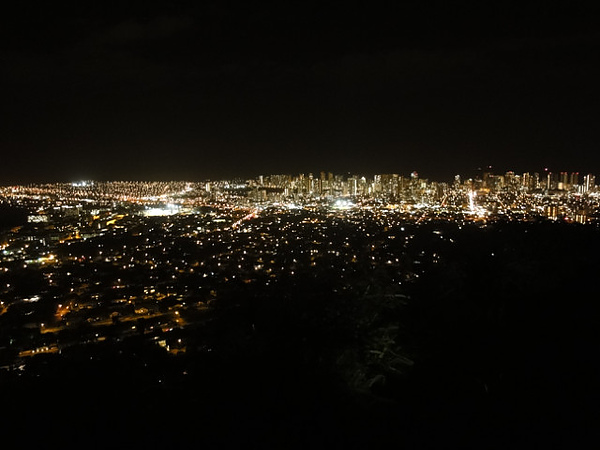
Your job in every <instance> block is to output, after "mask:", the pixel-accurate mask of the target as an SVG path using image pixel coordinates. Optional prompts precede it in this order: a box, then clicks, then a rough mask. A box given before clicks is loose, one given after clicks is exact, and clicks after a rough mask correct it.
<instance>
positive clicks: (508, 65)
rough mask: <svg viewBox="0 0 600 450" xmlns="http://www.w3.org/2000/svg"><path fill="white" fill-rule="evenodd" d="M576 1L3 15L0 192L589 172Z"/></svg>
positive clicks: (595, 98) (590, 129) (169, 6)
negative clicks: (103, 184)
mask: <svg viewBox="0 0 600 450" xmlns="http://www.w3.org/2000/svg"><path fill="white" fill-rule="evenodd" d="M39 3H42V4H39ZM258 3H260V5H258ZM550 3H552V4H550ZM325 4H326V6H324V5H325ZM577 4H578V5H579V6H577ZM583 4H584V2H564V3H562V6H560V5H556V2H546V1H540V2H536V3H525V2H523V1H520V2H484V1H478V2H469V3H466V2H450V1H446V2H427V1H422V0H421V1H414V2H413V1H402V2H393V5H394V6H393V7H384V6H378V3H376V2H372V1H371V2H364V3H357V2H350V1H346V2H343V3H342V2H340V3H336V4H334V3H331V2H329V3H326V2H310V1H303V2H295V1H287V0H286V1H279V2H251V1H245V2H242V1H233V2H232V1H229V2H228V1H219V2H210V1H198V2H190V3H185V2H178V1H169V2H165V3H164V4H160V3H158V2H148V1H146V2H131V1H130V2H124V1H121V2H117V3H114V4H113V5H111V4H110V3H109V2H93V4H92V2H69V3H65V2H62V3H61V2H17V4H16V5H13V6H11V7H8V8H5V10H4V11H3V12H2V14H0V16H1V18H0V25H1V27H0V57H1V61H2V71H1V75H0V94H1V95H2V100H1V102H0V104H1V106H0V111H1V116H0V117H1V120H0V149H1V156H0V158H1V163H0V184H9V183H27V182H36V181H72V180H76V179H82V178H86V179H97V180H116V179H138V180H175V179H177V180H180V179H186V180H202V179H207V178H211V179H216V178H229V177H237V176H240V177H252V176H256V175H259V174H270V173H292V174H293V173H300V172H318V171H320V170H325V171H333V172H336V173H343V172H347V171H350V172H357V173H390V172H395V173H401V174H402V173H409V172H410V171H412V170H417V171H419V172H420V173H421V174H423V176H426V177H430V178H433V179H440V180H441V179H449V178H451V177H452V175H453V174H455V173H461V174H463V175H469V174H470V172H472V171H474V170H475V169H476V168H477V167H478V166H485V165H493V166H494V167H496V168H497V170H498V171H503V170H506V169H513V170H516V171H525V170H528V171H536V170H540V169H542V168H543V167H546V166H547V167H550V168H551V170H555V171H560V170H578V171H584V172H592V173H598V174H600V152H599V151H598V143H599V142H600V126H599V124H600V103H599V100H600V98H599V97H600V95H599V94H600V64H599V62H600V52H599V49H600V27H598V26H597V23H598V17H599V13H600V7H599V6H596V7H594V9H586V7H584V6H583ZM587 8H590V7H587Z"/></svg>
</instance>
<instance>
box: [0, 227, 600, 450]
mask: <svg viewBox="0 0 600 450" xmlns="http://www.w3.org/2000/svg"><path fill="white" fill-rule="evenodd" d="M439 229H440V226H437V227H436V230H439ZM431 231H432V230H430V229H425V228H423V229H421V231H420V232H419V233H420V234H419V236H417V239H421V241H420V243H419V248H421V249H422V251H424V252H425V253H426V254H433V253H436V254H439V258H436V259H435V261H436V262H434V260H433V259H429V260H427V261H429V262H427V263H424V264H426V267H425V270H424V271H423V272H422V274H421V275H420V277H419V278H417V279H416V281H414V282H413V283H412V284H410V285H409V286H408V287H406V288H404V289H405V291H404V295H402V296H400V295H388V294H387V293H388V292H389V291H388V290H386V289H385V286H384V285H385V283H386V278H385V276H383V275H382V276H378V275H377V274H370V275H369V274H367V275H366V276H368V277H369V283H370V285H369V286H370V287H369V288H368V290H362V291H358V290H356V291H349V292H337V293H335V292H333V291H332V290H331V289H330V284H331V283H332V280H329V279H327V278H326V277H324V276H319V275H318V274H312V275H308V274H307V275H305V276H304V278H302V280H301V281H300V282H295V283H294V284H293V285H291V284H290V285H286V284H285V283H280V284H279V285H278V286H277V287H276V288H272V289H269V290H261V289H257V288H245V289H243V290H233V291H232V292H230V293H228V295H225V296H223V297H221V298H220V299H219V302H218V303H217V304H216V305H215V306H214V309H213V311H212V313H211V318H210V320H207V321H205V322H203V323H198V324H195V325H191V326H190V327H188V328H186V329H185V330H183V331H182V333H185V338H186V339H187V341H188V342H189V345H188V346H187V351H186V353H185V354H180V355H177V356H173V355H169V354H167V353H166V352H164V351H163V350H162V349H161V348H160V347H158V346H157V345H154V344H150V343H148V341H147V340H144V339H143V338H142V337H132V338H129V339H127V340H123V341H119V342H117V341H114V342H110V341H107V342H104V343H101V344H94V345H89V346H82V347H74V348H72V349H70V350H69V351H64V352H63V353H62V354H61V355H47V356H38V357H35V358H34V359H33V360H32V361H31V362H30V363H29V364H28V367H27V370H26V371H25V372H24V373H22V374H21V375H18V374H15V373H14V372H11V373H10V374H4V375H3V379H2V399H3V401H2V416H3V417H2V425H3V429H4V432H3V435H4V436H5V437H6V438H7V439H9V438H10V439H16V440H17V442H20V445H21V446H23V447H25V448H32V447H33V446H36V445H39V444H47V445H55V444H56V445H61V446H63V447H68V448H75V447H78V448H80V447H81V448H105V447H107V446H113V447H117V448H202V447H205V448H240V447H242V446H243V447H247V448H265V447H266V448H332V447H333V448H365V447H367V446H368V447H369V448H492V449H493V448H498V449H505V448H506V449H508V448H510V449H513V448H567V447H568V448H592V447H594V448H595V447H596V445H597V441H596V439H597V434H598V433H597V426H596V424H597V423H599V422H598V419H600V417H599V414H598V412H597V405H598V402H599V400H600V398H599V397H600V396H599V394H598V393H599V392H600V389H599V386H598V380H600V363H599V362H598V356H599V353H600V352H599V348H598V346H599V343H600V339H599V336H598V334H599V330H600V327H599V325H600V306H599V304H598V295H597V274H598V273H599V272H598V269H600V264H599V263H598V255H599V253H598V252H599V251H600V234H599V233H598V230H596V229H594V228H591V227H573V226H562V225H556V224H518V225H514V224H505V225H495V226H491V227H487V228H468V227H467V228H463V229H460V230H458V229H456V227H449V229H448V230H444V235H445V237H446V238H448V239H452V241H453V242H454V245H452V246H448V245H447V242H448V240H446V241H444V242H446V243H445V244H442V243H440V242H441V240H440V242H438V240H436V239H437V236H438V235H437V234H432V233H431ZM432 236H433V237H432ZM408 256H410V257H411V258H412V259H413V260H416V259H417V256H418V255H417V254H412V255H408ZM423 261H425V259H424V258H423Z"/></svg>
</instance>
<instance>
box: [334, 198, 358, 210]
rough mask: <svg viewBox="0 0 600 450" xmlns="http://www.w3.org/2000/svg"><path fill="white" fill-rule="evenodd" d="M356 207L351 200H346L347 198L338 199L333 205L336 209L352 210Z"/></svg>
mask: <svg viewBox="0 0 600 450" xmlns="http://www.w3.org/2000/svg"><path fill="white" fill-rule="evenodd" d="M353 206H354V203H352V202H351V201H350V200H348V199H346V198H338V199H337V200H336V201H335V202H334V203H333V207H334V208H335V209H350V208H352V207H353Z"/></svg>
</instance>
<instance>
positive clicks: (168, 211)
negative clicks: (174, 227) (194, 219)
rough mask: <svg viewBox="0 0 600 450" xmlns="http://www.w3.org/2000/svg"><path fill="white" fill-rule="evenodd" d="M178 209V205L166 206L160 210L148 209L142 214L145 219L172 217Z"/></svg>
mask: <svg viewBox="0 0 600 450" xmlns="http://www.w3.org/2000/svg"><path fill="white" fill-rule="evenodd" d="M179 210H180V207H179V206H178V205H171V204H169V205H166V206H164V207H162V208H148V209H146V210H145V211H144V212H143V214H144V216H146V217H156V216H172V215H173V214H177V213H179Z"/></svg>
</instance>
